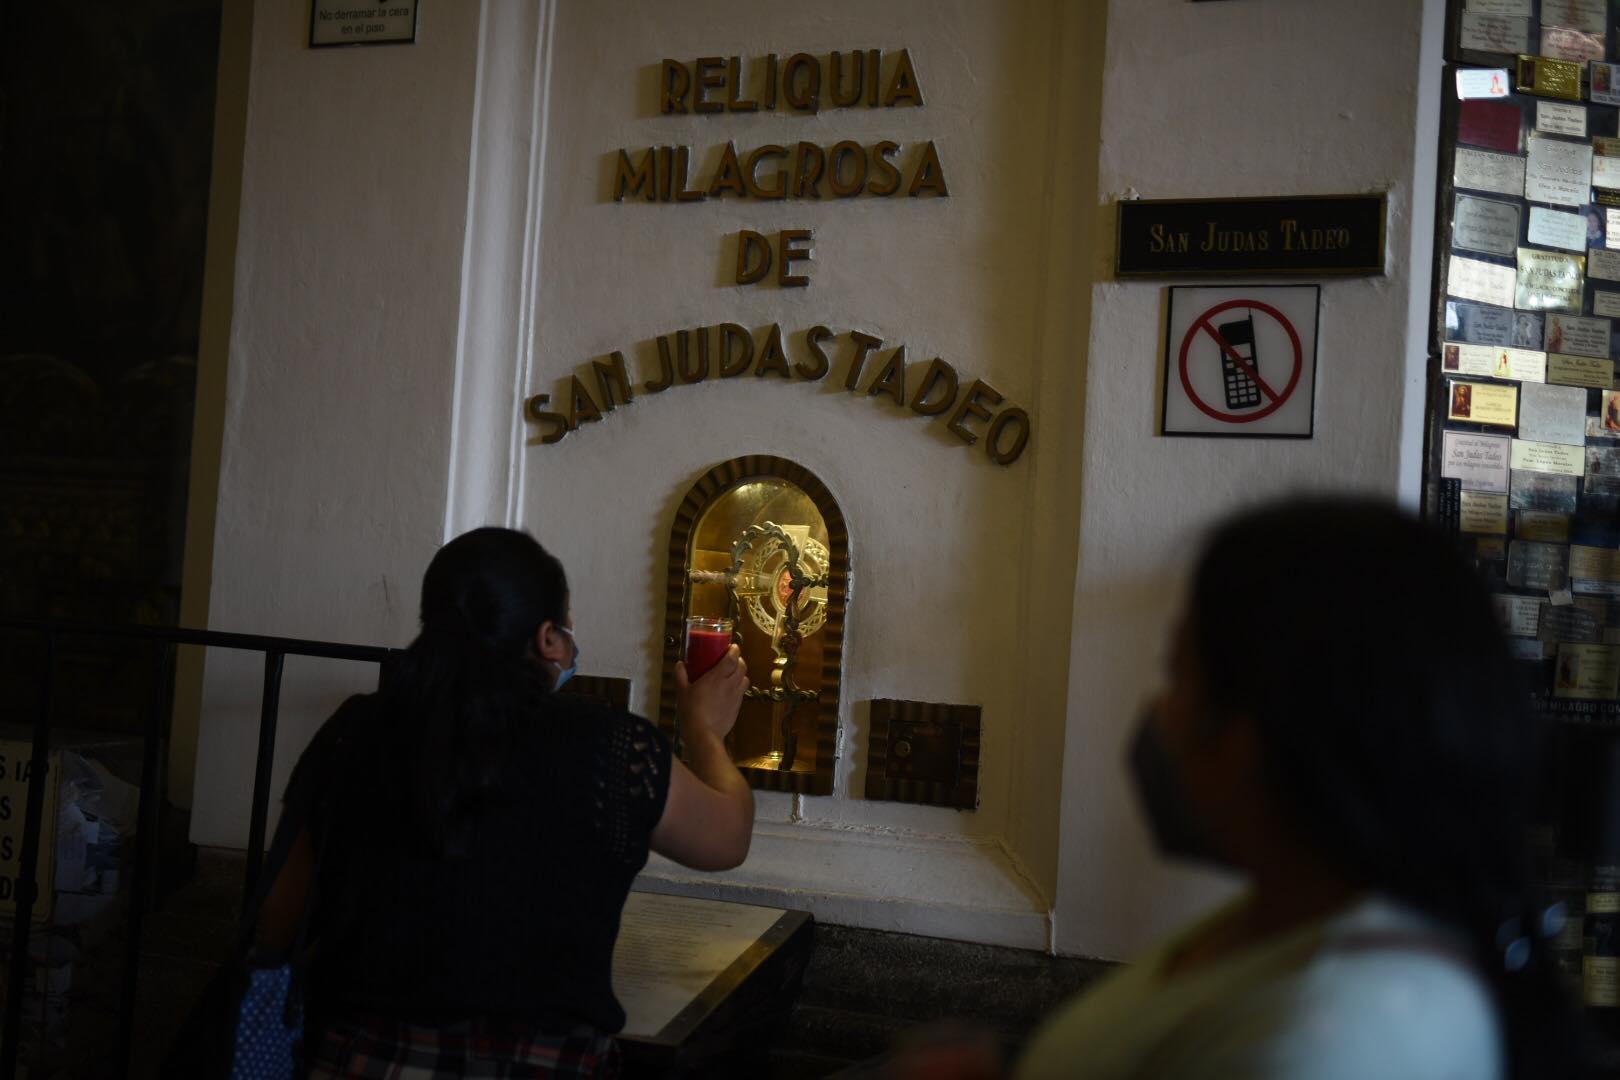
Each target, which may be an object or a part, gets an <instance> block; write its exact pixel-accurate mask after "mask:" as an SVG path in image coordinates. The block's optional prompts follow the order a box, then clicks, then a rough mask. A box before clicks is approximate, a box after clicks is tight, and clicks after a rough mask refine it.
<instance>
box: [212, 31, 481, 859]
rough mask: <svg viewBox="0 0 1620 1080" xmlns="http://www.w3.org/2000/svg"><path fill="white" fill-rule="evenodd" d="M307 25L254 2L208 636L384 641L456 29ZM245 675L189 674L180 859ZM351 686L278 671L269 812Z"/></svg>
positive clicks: (464, 84) (464, 116) (408, 508)
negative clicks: (190, 784) (402, 36)
mask: <svg viewBox="0 0 1620 1080" xmlns="http://www.w3.org/2000/svg"><path fill="white" fill-rule="evenodd" d="M308 17H309V5H308V4H303V5H299V4H286V3H259V4H257V5H255V11H254V23H253V41H252V60H251V71H250V76H249V89H248V106H247V130H246V137H245V151H244V154H243V160H242V184H241V196H240V200H241V212H240V218H239V222H238V225H239V228H238V235H237V250H236V259H235V265H234V274H235V282H234V295H235V300H234V303H233V305H232V306H233V317H232V319H231V324H230V361H229V370H228V373H227V375H226V389H225V417H224V424H223V430H224V436H223V440H222V447H221V451H220V454H221V457H220V477H219V497H218V509H217V512H216V517H215V527H214V544H213V551H212V558H213V567H212V575H211V576H212V592H211V596H210V598H209V608H208V625H209V626H210V627H211V628H214V629H220V630H233V631H244V632H251V633H266V634H284V635H289V636H295V637H306V638H322V639H329V640H337V641H354V642H361V643H366V644H402V643H403V642H404V641H406V640H408V639H409V636H410V632H411V628H412V627H413V626H414V623H415V606H416V601H417V583H418V582H419V581H420V578H421V572H422V568H423V567H424V566H425V565H426V563H427V560H428V559H429V557H431V555H432V553H433V551H434V549H435V547H436V546H437V545H438V543H439V542H440V539H441V534H442V527H443V520H444V504H445V485H446V478H447V475H448V472H447V470H448V452H449V430H450V422H449V420H450V403H451V393H452V386H453V371H454V361H455V350H456V326H457V317H458V310H459V304H460V289H459V282H460V276H461V252H462V232H463V225H464V221H465V211H466V198H467V195H466V193H467V161H468V152H469V139H468V134H469V131H470V124H471V119H472V89H473V77H474V73H475V70H476V60H477V54H476V48H477V41H478V36H477V31H478V25H479V11H478V7H477V5H474V4H433V5H424V11H423V15H422V26H421V40H420V42H419V43H418V44H416V45H413V46H403V47H401V46H387V47H374V48H360V49H325V50H311V49H308V48H306V47H305V41H306V40H307V27H308V21H307V20H308ZM197 557H202V556H201V555H198V556H197ZM259 670H260V669H259V665H258V660H257V657H256V656H244V655H240V654H232V653H227V652H222V651H219V650H214V651H212V652H211V653H210V655H209V656H208V659H207V673H206V677H205V680H204V688H203V699H202V700H203V704H202V722H201V730H200V732H199V745H198V756H197V761H198V767H197V778H196V787H195V792H194V795H195V802H194V817H193V819H192V836H193V839H194V840H196V841H197V842H199V843H205V844H217V845H226V846H236V847H240V846H243V845H245V843H246V840H247V822H248V812H249V796H250V792H251V787H252V778H253V761H254V749H255V745H256V742H255V739H256V734H255V733H256V731H257V727H258V694H259V685H260V673H259ZM374 684H375V672H374V671H368V670H364V669H357V668H356V667H355V666H352V665H343V664H337V663H332V662H315V661H298V660H291V661H289V662H288V668H287V675H286V684H285V689H284V691H283V699H282V712H281V715H282V725H281V730H280V738H279V739H278V741H277V768H276V773H275V780H274V784H275V788H274V790H275V791H276V793H277V794H279V792H280V790H281V787H282V785H283V784H284V782H285V777H286V775H287V773H288V771H289V770H290V769H291V766H292V763H293V761H294V760H295V759H296V755H297V753H298V751H299V750H300V749H302V747H303V745H304V744H305V742H307V740H308V738H309V736H310V735H311V734H312V733H313V731H314V729H315V727H316V726H317V725H318V724H319V723H320V721H321V720H322V719H323V718H324V717H325V715H327V714H328V713H329V712H330V711H331V709H332V706H333V704H334V703H335V702H336V701H338V700H341V698H342V696H343V694H344V693H346V692H348V691H349V690H352V689H355V688H364V687H366V686H368V685H374Z"/></svg>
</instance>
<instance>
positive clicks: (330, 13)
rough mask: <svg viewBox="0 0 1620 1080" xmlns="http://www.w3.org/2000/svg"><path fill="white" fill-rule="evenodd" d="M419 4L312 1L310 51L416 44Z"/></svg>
mask: <svg viewBox="0 0 1620 1080" xmlns="http://www.w3.org/2000/svg"><path fill="white" fill-rule="evenodd" d="M416 4H417V0H310V6H309V47H310V48H312V49H324V48H328V47H331V46H334V45H395V44H411V43H413V42H415V41H416Z"/></svg>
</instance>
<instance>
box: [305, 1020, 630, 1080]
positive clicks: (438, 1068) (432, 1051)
mask: <svg viewBox="0 0 1620 1080" xmlns="http://www.w3.org/2000/svg"><path fill="white" fill-rule="evenodd" d="M618 1075H619V1047H618V1045H617V1044H616V1043H615V1042H614V1041H613V1039H612V1038H610V1037H609V1036H606V1035H603V1034H601V1033H600V1032H597V1031H593V1030H590V1029H581V1030H578V1031H575V1032H573V1033H572V1034H568V1035H548V1034H544V1033H541V1032H538V1031H535V1030H534V1029H532V1028H529V1027H526V1026H524V1025H521V1024H514V1023H509V1022H499V1023H497V1022H491V1021H482V1020H470V1021H465V1022H463V1023H459V1024H451V1025H447V1026H434V1027H429V1026H424V1025H421V1024H405V1023H400V1022H399V1021H395V1020H388V1019H383V1018H367V1019H364V1020H359V1021H351V1022H345V1023H338V1024H334V1025H333V1026H332V1027H330V1028H328V1029H327V1031H326V1034H325V1036H324V1037H323V1038H322V1039H321V1041H320V1043H319V1044H318V1045H317V1047H316V1050H315V1054H314V1061H313V1063H312V1065H311V1068H310V1071H309V1076H310V1080H429V1078H432V1077H463V1078H465V1080H531V1078H536V1077H553V1076H563V1077H567V1076H580V1077H593V1078H598V1080H616V1078H617V1077H618Z"/></svg>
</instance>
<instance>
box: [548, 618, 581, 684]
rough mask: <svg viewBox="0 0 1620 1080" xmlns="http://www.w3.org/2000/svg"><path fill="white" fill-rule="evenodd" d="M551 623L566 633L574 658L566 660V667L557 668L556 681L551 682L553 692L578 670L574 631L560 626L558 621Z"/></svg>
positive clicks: (577, 647) (577, 645)
mask: <svg viewBox="0 0 1620 1080" xmlns="http://www.w3.org/2000/svg"><path fill="white" fill-rule="evenodd" d="M551 625H552V626H553V627H555V628H556V629H558V630H561V631H562V632H563V633H565V634H567V635H568V640H569V641H571V642H573V644H574V658H573V659H572V660H570V661H569V662H568V666H567V667H558V668H557V681H556V682H554V683H552V684H551V689H552V692H553V693H555V692H556V691H558V690H561V689H562V688H563V684H564V683H566V682H567V681H568V680H569V679H572V678H573V677H574V673H575V672H577V671H579V642H577V641H574V632H573V631H572V630H570V629H568V627H566V626H562V625H560V624H558V623H552V624H551ZM552 663H554V664H555V663H556V661H555V660H553V661H552Z"/></svg>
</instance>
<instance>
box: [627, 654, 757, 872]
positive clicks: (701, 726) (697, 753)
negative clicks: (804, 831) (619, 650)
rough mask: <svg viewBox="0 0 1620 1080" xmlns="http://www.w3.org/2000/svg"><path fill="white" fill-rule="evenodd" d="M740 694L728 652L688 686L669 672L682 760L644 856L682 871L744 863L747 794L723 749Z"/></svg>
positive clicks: (740, 679) (735, 660) (739, 670)
mask: <svg viewBox="0 0 1620 1080" xmlns="http://www.w3.org/2000/svg"><path fill="white" fill-rule="evenodd" d="M747 690H748V668H747V666H746V665H745V664H744V663H743V659H742V655H741V653H740V651H739V650H738V648H737V646H735V645H733V646H732V647H731V648H730V649H728V650H726V655H725V656H723V657H721V658H720V662H719V663H718V664H715V665H714V667H713V668H712V669H711V670H709V671H706V672H704V673H703V676H702V678H700V679H698V681H697V682H695V683H694V682H691V681H689V680H688V679H687V677H686V665H685V664H680V663H678V664H676V665H675V693H676V697H675V700H676V712H677V715H678V716H679V718H680V722H681V731H682V732H683V733H684V734H685V736H686V755H687V757H686V761H684V762H683V761H682V760H681V759H680V758H676V759H675V761H674V762H673V764H672V768H673V774H672V775H671V776H670V778H669V797H668V798H667V799H666V800H665V802H664V813H663V816H662V817H661V818H660V819H659V822H658V827H657V828H655V829H653V833H652V849H653V850H654V851H656V852H658V853H659V854H660V855H667V856H668V857H669V858H671V859H674V860H675V861H676V862H678V863H681V864H682V865H683V866H690V867H693V868H694V869H697V870H729V869H731V868H732V867H733V866H737V865H738V864H740V863H741V862H742V861H743V860H744V859H745V858H747V857H748V845H749V843H750V841H751V840H752V839H753V835H754V792H753V790H752V789H751V788H749V786H748V781H747V780H744V779H743V776H742V773H740V772H738V771H737V766H736V765H734V764H732V761H731V754H730V753H729V752H728V751H727V750H726V744H725V738H726V736H727V735H728V734H729V733H730V732H731V728H732V725H734V724H735V723H736V722H737V710H738V709H740V708H742V701H743V694H744V693H745V692H746V691H747Z"/></svg>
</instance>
